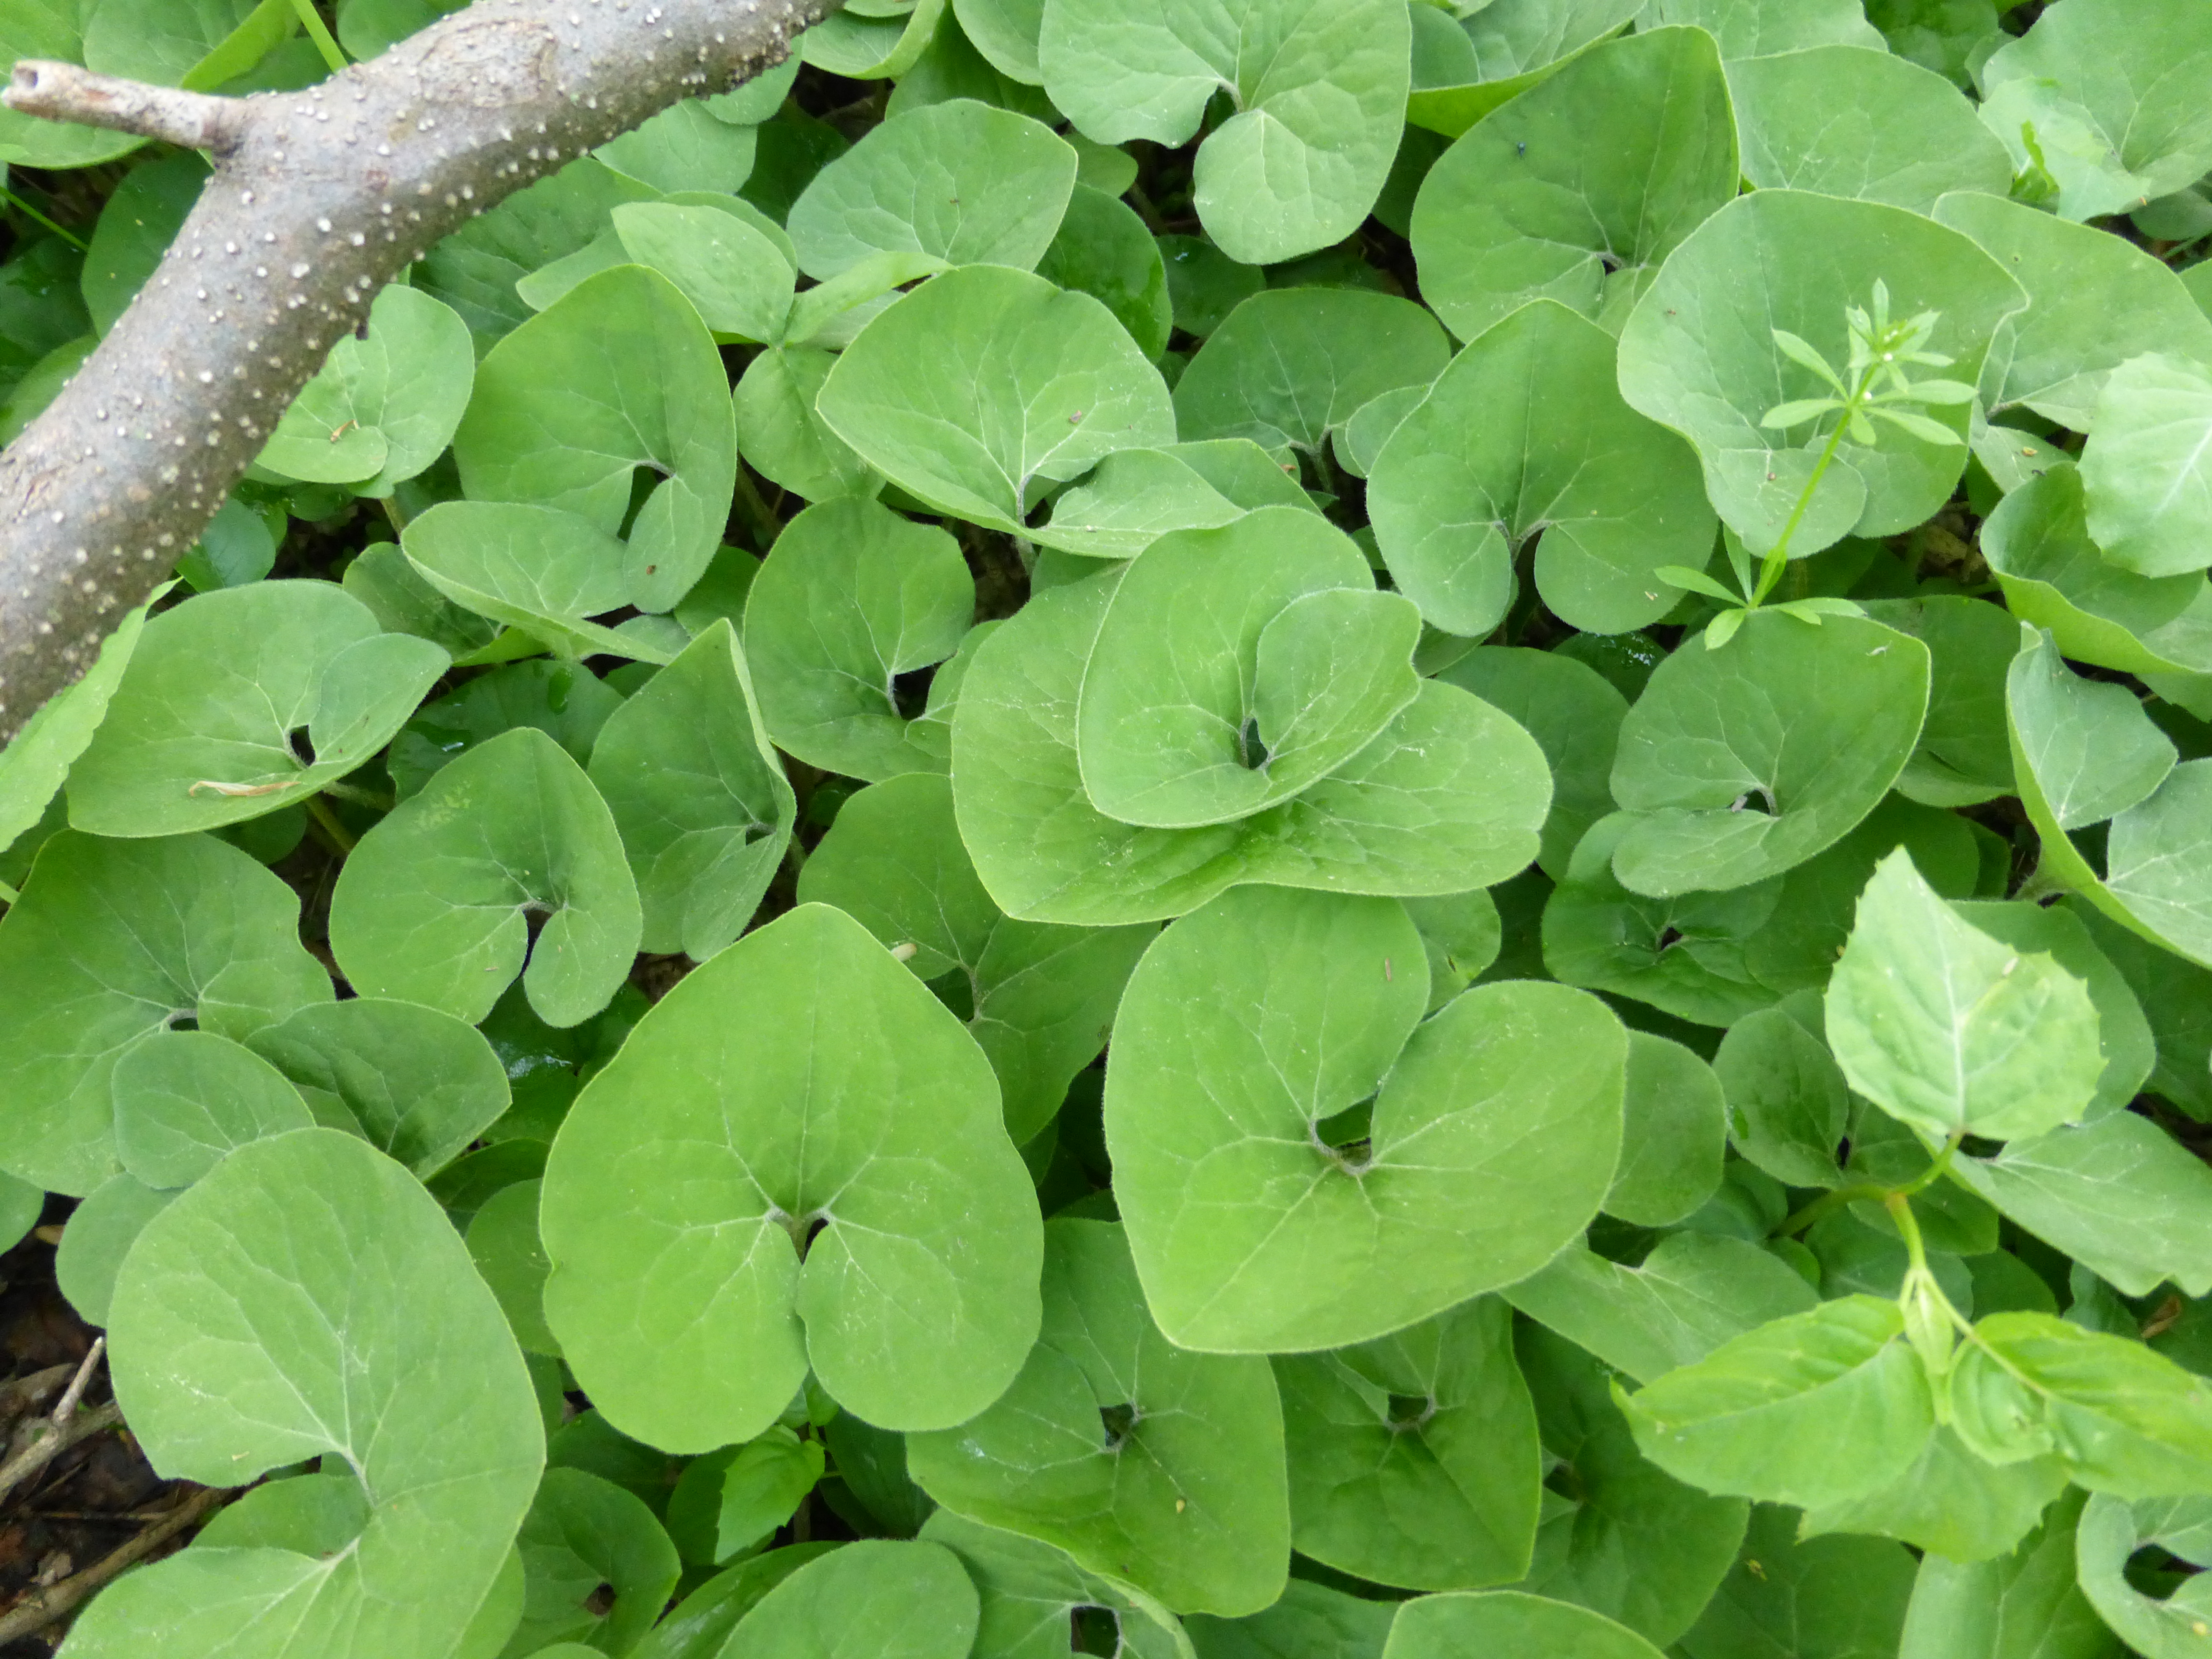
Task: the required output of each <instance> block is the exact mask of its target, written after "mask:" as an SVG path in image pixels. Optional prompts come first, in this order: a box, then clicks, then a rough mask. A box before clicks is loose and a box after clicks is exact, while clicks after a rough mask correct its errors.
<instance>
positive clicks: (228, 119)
mask: <svg viewBox="0 0 2212 1659" xmlns="http://www.w3.org/2000/svg"><path fill="white" fill-rule="evenodd" d="M0 103H5V104H6V105H7V106H8V107H9V109H12V110H15V111H16V112H19V113H21V114H24V115H39V116H44V117H45V118H46V119H47V120H49V121H76V122H79V123H81V124H82V125H85V126H88V127H112V128H113V129H114V130H115V131H118V132H135V133H137V135H138V136H139V137H141V138H159V139H161V140H163V141H164V142H166V143H172V144H182V145H184V146H185V149H222V148H224V146H225V145H226V144H227V143H228V141H229V138H230V136H231V127H232V125H233V124H234V121H235V120H236V118H237V116H238V113H239V112H240V111H241V110H242V109H244V108H245V107H246V106H244V105H243V104H241V103H240V102H239V101H238V100H236V99H234V98H210V97H209V96H208V95H207V94H205V93H199V92H184V91H180V90H179V88H175V87H149V86H147V85H144V84H143V82H137V81H118V80H117V79H116V78H115V77H114V76H112V75H94V73H93V72H92V71H91V70H88V69H82V68H80V67H79V66H78V65H76V64H54V63H48V62H46V60H44V59H42V58H24V59H22V60H21V62H20V63H18V64H16V65H15V80H14V82H13V83H12V84H11V85H10V86H9V88H8V90H7V91H6V92H5V93H4V94H0Z"/></svg>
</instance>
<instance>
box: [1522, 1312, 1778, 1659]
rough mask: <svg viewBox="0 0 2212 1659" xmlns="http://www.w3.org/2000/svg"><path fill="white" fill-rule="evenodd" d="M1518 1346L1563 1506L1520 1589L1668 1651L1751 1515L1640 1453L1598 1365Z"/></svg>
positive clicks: (1534, 1332) (1555, 1342)
mask: <svg viewBox="0 0 2212 1659" xmlns="http://www.w3.org/2000/svg"><path fill="white" fill-rule="evenodd" d="M1785 1271H1787V1270H1786V1269H1785ZM1801 1282H1802V1281H1801ZM1518 1346H1519V1349H1520V1354H1521V1364H1522V1370H1524V1371H1525V1372H1526V1373H1527V1375H1528V1377H1529V1379H1530V1388H1531V1392H1532V1393H1533V1394H1534V1396H1535V1400H1536V1414H1537V1421H1538V1423H1539V1425H1541V1429H1542V1432H1543V1438H1544V1449H1545V1451H1546V1452H1547V1453H1548V1454H1549V1455H1551V1456H1553V1457H1556V1458H1558V1459H1559V1460H1560V1464H1561V1468H1559V1470H1558V1471H1557V1472H1556V1473H1555V1474H1554V1475H1553V1480H1551V1482H1550V1483H1549V1485H1548V1486H1547V1492H1551V1493H1553V1494H1554V1495H1555V1496H1556V1495H1559V1494H1561V1493H1562V1492H1563V1491H1564V1492H1565V1493H1571V1501H1570V1502H1568V1503H1565V1504H1560V1503H1557V1502H1556V1501H1555V1502H1553V1503H1551V1504H1547V1513H1546V1516H1545V1519H1544V1522H1543V1523H1542V1525H1541V1526H1540V1527H1539V1528H1538V1529H1537V1532H1536V1551H1535V1559H1534V1565H1532V1566H1531V1568H1530V1569H1529V1574H1528V1579H1527V1580H1526V1582H1525V1583H1523V1584H1522V1586H1521V1588H1522V1589H1528V1590H1533V1591H1534V1592H1536V1593H1537V1594H1539V1595H1548V1596H1552V1597H1553V1598H1555V1599H1557V1600H1559V1601H1572V1602H1574V1603H1575V1604H1576V1605H1577V1606H1579V1607H1589V1608H1590V1609H1591V1610H1592V1611H1593V1612H1596V1613H1603V1614H1605V1615H1606V1617H1607V1618H1608V1619H1613V1620H1619V1621H1620V1623H1621V1624H1624V1625H1626V1626H1628V1627H1629V1628H1630V1629H1631V1630H1633V1631H1635V1632H1637V1633H1638V1635H1640V1636H1643V1637H1644V1638H1645V1639H1647V1640H1649V1641H1650V1642H1653V1643H1662V1642H1672V1641H1673V1640H1674V1638H1677V1637H1678V1636H1680V1635H1681V1633H1682V1632H1684V1631H1686V1630H1687V1629H1688V1628H1689V1627H1690V1626H1691V1625H1692V1623H1693V1622H1695V1620H1696V1619H1697V1616H1698V1614H1699V1612H1701V1611H1702V1610H1703V1609H1704V1607H1705V1603H1706V1601H1708V1600H1710V1599H1711V1595H1712V1593H1713V1590H1714V1589H1715V1587H1716V1586H1717V1585H1718V1584H1719V1583H1720V1581H1721V1578H1722V1576H1723V1574H1725V1573H1726V1572H1727V1571H1728V1570H1729V1564H1730V1563H1731V1562H1733V1561H1734V1560H1735V1553H1736V1546H1737V1545H1739V1544H1741V1542H1742V1541H1743V1531H1744V1523H1745V1521H1746V1519H1747V1516H1748V1515H1749V1507H1750V1506H1749V1505H1747V1504H1745V1503H1744V1502H1743V1501H1742V1500H1741V1498H1714V1497H1711V1496H1710V1495H1709V1494H1707V1493H1705V1492H1699V1491H1698V1490H1697V1489H1696V1488H1694V1487H1692V1486H1684V1485H1683V1484H1682V1483H1681V1482H1680V1481H1679V1480H1675V1479H1674V1477H1673V1476H1672V1475H1669V1474H1666V1473H1664V1472H1663V1471H1662V1470H1661V1469H1660V1468H1658V1467H1657V1466H1656V1465H1655V1464H1653V1463H1651V1462H1650V1461H1648V1460H1647V1459H1646V1458H1645V1457H1644V1455H1643V1454H1642V1453H1641V1452H1639V1451H1638V1450H1637V1449H1636V1438H1635V1436H1634V1435H1632V1433H1631V1432H1630V1431H1629V1427H1628V1424H1627V1421H1626V1419H1624V1418H1623V1417H1622V1416H1621V1414H1620V1407H1617V1406H1615V1405H1614V1404H1613V1398H1612V1395H1611V1394H1610V1392H1609V1391H1608V1389H1607V1378H1608V1373H1607V1370H1606V1367H1605V1365H1604V1364H1603V1363H1602V1362H1601V1361H1599V1360H1597V1359H1595V1358H1592V1357H1591V1356H1590V1355H1589V1354H1587V1353H1584V1352H1582V1351H1581V1350H1579V1349H1577V1348H1576V1347H1575V1346H1572V1345H1571V1344H1570V1343H1568V1342H1566V1341H1565V1340H1563V1339H1561V1338H1559V1337H1557V1336H1554V1335H1553V1334H1551V1333H1549V1332H1548V1331H1542V1330H1539V1329H1536V1328H1534V1327H1525V1328H1522V1331H1521V1333H1520V1340H1519V1345H1518Z"/></svg>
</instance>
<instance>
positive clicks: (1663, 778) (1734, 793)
mask: <svg viewBox="0 0 2212 1659" xmlns="http://www.w3.org/2000/svg"><path fill="white" fill-rule="evenodd" d="M1762 194H1764V192H1762ZM1928 681H1929V654H1928V649H1927V647H1925V646H1923V645H1922V644H1921V643H1920V642H1919V641H1917V640H1913V639H1911V638H1909V637H1908V636H1906V635H1902V634H1899V633H1897V632H1895V631H1894V630H1893V629H1887V628H1884V627H1882V626H1881V625H1880V624H1879V623H1872V622H1867V621H1863V620H1862V619H1860V618H1858V617H1835V618H1833V619H1832V620H1831V621H1830V622H1829V623H1827V624H1826V626H1824V627H1822V628H1820V629H1817V630H1811V629H1807V628H1806V627H1805V626H1804V624H1803V623H1801V622H1799V621H1797V620H1796V618H1794V617H1769V616H1763V615H1759V614H1756V613H1754V614H1753V616H1751V617H1750V618H1749V619H1748V620H1747V623H1745V625H1744V628H1743V631H1742V633H1741V635H1739V636H1738V637H1737V638H1736V639H1735V641H1733V642H1732V643H1731V644H1730V645H1729V647H1728V648H1727V649H1726V650H1724V651H1707V650H1704V649H1702V648H1699V647H1697V646H1696V644H1695V642H1694V641H1692V642H1690V643H1689V644H1688V645H1686V647H1681V648H1678V649H1677V650H1676V651H1675V652H1674V654H1673V655H1672V656H1670V657H1669V658H1668V659H1667V660H1666V661H1665V662H1663V663H1662V664H1661V665H1659V669H1658V671H1656V673H1654V674H1653V675H1652V677H1651V683H1650V686H1649V687H1648V688H1647V689H1646V690H1645V691H1644V696H1642V697H1640V698H1639V699H1638V701H1637V702H1636V705H1635V707H1633V708H1631V709H1630V710H1629V711H1628V718H1627V719H1626V720H1625V721H1624V722H1623V723H1622V725H1621V728H1620V756H1619V758H1618V759H1616V760H1615V761H1614V763H1613V799H1615V800H1617V801H1619V802H1620V804H1621V805H1622V806H1624V807H1626V808H1627V809H1628V812H1629V815H1630V822H1629V824H1628V827H1627V828H1626V830H1624V831H1623V833H1622V835H1621V837H1620V842H1618V844H1617V845H1616V846H1615V848H1614V849H1613V872H1614V873H1615V874H1616V875H1617V876H1618V877H1619V878H1620V881H1621V883H1622V884H1623V885H1625V886H1626V887H1628V888H1630V889H1631V890H1633V891H1637V892H1642V893H1649V894H1651V895H1654V896H1668V895H1671V894H1675V893H1681V892H1685V891H1689V890H1694V889H1699V888H1705V889H1728V888H1734V887H1742V886H1747V885H1749V884H1751V883H1753V882H1757V881H1762V880H1764V879H1765V878H1767V877H1770V876H1776V875H1779V874H1781V873H1782V872H1784V871H1786V870H1788V869H1790V868H1791V867H1792V866H1796V865H1799V864H1802V863H1803V862H1804V861H1805V860H1807V859H1809V858H1811V857H1812V856H1814V854H1817V853H1820V852H1821V851H1823V850H1824V849H1826V848H1828V847H1831V846H1832V845H1833V844H1834V843H1835V842H1838V841H1839V840H1841V839H1842V838H1843V836H1845V835H1846V834H1848V833H1849V832H1850V829H1851V828H1852V827H1853V826H1854V825H1856V824H1857V823H1858V822H1859V821H1860V820H1861V819H1862V818H1863V817H1866V815H1867V814H1868V813H1869V811H1872V810H1873V809H1874V807H1875V803H1877V802H1878V801H1880V800H1881V797H1882V795H1883V794H1884V793H1886V792H1887V789H1888V788H1889V787H1890V785H1891V784H1893V782H1895V781H1896V780H1897V777H1898V775H1899V773H1900V772H1901V771H1903V769H1904V768H1905V761H1906V760H1907V759H1908V758H1909V757H1911V753H1912V747H1913V744H1914V742H1915V740H1916V739H1917V738H1918V736H1919V734H1920V724H1921V720H1922V717H1923V714H1924V712H1925V710H1926V708H1927V706H1928ZM1762 805H1763V806H1764V807H1765V809H1766V810H1765V811H1759V810H1758V809H1759V806H1762Z"/></svg>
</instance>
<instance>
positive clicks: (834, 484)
mask: <svg viewBox="0 0 2212 1659" xmlns="http://www.w3.org/2000/svg"><path fill="white" fill-rule="evenodd" d="M823 286H825V287H826V286H828V285H827V284H826V283H825V284H824V285H823ZM819 291H820V290H819V289H808V290H807V292H809V293H810V294H811V293H818V292H819ZM836 361H837V360H836V356H833V355H832V354H831V353H829V352H828V351H825V350H821V349H815V348H811V347H805V346H771V347H769V349H767V350H765V351H763V352H762V353H760V354H759V355H758V356H756V357H755V358H754V359H753V360H752V362H750V363H748V364H746V365H745V372H744V374H741V375H739V376H738V385H737V390H736V392H735V393H734V394H733V395H734V398H735V409H736V412H737V428H738V448H739V450H741V451H742V452H743V453H744V458H745V461H746V464H747V465H750V467H752V469H753V470H754V471H757V472H758V473H759V474H760V475H761V476H762V477H764V478H767V479H769V481H770V482H772V483H776V484H778V485H780V486H781V487H782V488H783V489H788V490H789V491H791V493H792V494H793V495H799V496H801V497H803V498H805V500H807V501H828V500H829V499H830V498H832V497H833V496H837V495H871V496H872V495H874V494H875V493H876V491H878V489H882V488H883V478H882V476H881V475H880V474H879V473H878V472H877V471H875V469H874V468H873V467H871V466H870V465H868V464H867V463H866V461H864V460H862V459H860V457H859V456H858V455H856V454H854V453H853V450H852V447H851V446H850V445H848V444H847V443H846V441H844V440H843V439H842V438H841V437H839V436H838V435H836V433H834V432H832V431H831V430H830V429H829V425H828V423H827V422H824V421H823V418H822V416H820V415H819V414H817V412H816V410H815V407H814V400H815V398H817V396H819V395H820V393H821V391H822V386H823V381H825V380H828V379H829V370H830V368H831V367H832V366H833V365H834V364H835V363H836Z"/></svg>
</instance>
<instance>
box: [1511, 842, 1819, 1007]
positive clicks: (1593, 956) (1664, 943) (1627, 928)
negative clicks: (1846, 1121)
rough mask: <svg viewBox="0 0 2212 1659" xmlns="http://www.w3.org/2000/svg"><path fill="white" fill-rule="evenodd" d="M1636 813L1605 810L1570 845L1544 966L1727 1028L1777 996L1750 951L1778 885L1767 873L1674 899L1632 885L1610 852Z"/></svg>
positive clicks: (1548, 927)
mask: <svg viewBox="0 0 2212 1659" xmlns="http://www.w3.org/2000/svg"><path fill="white" fill-rule="evenodd" d="M1632 822H1633V820H1632V818H1631V817H1630V816H1629V815H1628V814H1626V813H1625V812H1613V813H1608V814H1607V816H1606V817H1601V818H1600V819H1599V820H1598V821H1597V822H1596V823H1594V824H1592V825H1591V826H1590V828H1589V830H1588V831H1587V833H1585V834H1584V835H1583V838H1582V840H1581V841H1580V842H1577V844H1576V847H1575V849H1574V854H1573V856H1572V857H1571V859H1570V860H1569V861H1568V864H1567V867H1566V868H1565V871H1563V872H1561V875H1560V880H1559V885H1558V886H1557V887H1555V888H1554V889H1553V890H1552V893H1551V896H1550V897H1549V899H1548V901H1547V902H1546V904H1545V906H1544V918H1543V959H1544V966H1545V968H1546V969H1547V971H1548V972H1549V973H1550V974H1551V975H1553V977H1554V978H1556V979H1558V980H1559V981H1563V982H1564V983H1565V984H1568V985H1580V986H1583V987H1588V988H1589V989H1590V990H1594V991H1607V992H1611V993H1613V994H1617V995H1620V996H1630V997H1634V998H1635V999H1636V1000H1638V1001H1639V1002H1648V1003H1650V1005H1651V1006H1653V1007H1655V1008H1657V1009H1660V1010H1661V1011H1662V1012H1666V1013H1669V1014H1672V1015H1674V1017H1675V1018H1677V1019H1686V1020H1690V1021H1692V1022H1694V1023H1696V1024H1701V1025H1729V1024H1734V1023H1735V1021H1737V1020H1738V1019H1740V1018H1742V1017H1743V1016H1744V1015H1746V1014H1748V1013H1751V1012H1754V1011H1755V1010H1758V1009H1760V1008H1764V1007H1765V1006H1768V1005H1769V1004H1771V1002H1773V1001H1774V1000H1775V996H1776V993H1775V991H1774V989H1773V988H1772V987H1771V986H1769V985H1767V984H1766V983H1765V982H1764V981H1762V980H1761V979H1760V978H1759V976H1758V975H1756V974H1755V973H1754V972H1753V969H1752V967H1751V951H1752V949H1753V945H1754V944H1755V942H1756V941H1757V940H1758V939H1759V937H1760V933H1761V930H1762V929H1764V928H1765V927H1766V925H1767V924H1768V923H1769V922H1770V921H1771V920H1772V919H1773V917H1774V915H1775V912H1776V908H1777V905H1778V902H1779V900H1780V897H1781V891H1782V884H1781V883H1780V882H1779V881H1778V880H1776V879H1773V878H1769V879H1767V880H1765V881H1758V882H1753V883H1752V884H1749V885H1747V886H1743V887H1736V888H1731V889H1729V890H1726V891H1724V892H1718V893H1712V892H1700V891H1696V890H1692V891H1689V892H1684V893H1678V894H1676V895H1675V896H1673V897H1671V898H1650V897H1647V896H1644V895H1643V894H1641V893H1634V892H1631V891H1630V890H1628V889H1627V888H1626V887H1624V886H1622V885H1621V884H1620V878H1618V877H1617V876H1616V875H1614V873H1613V852H1614V849H1615V848H1618V847H1619V846H1620V842H1621V839H1622V837H1623V836H1626V834H1627V833H1628V831H1629V829H1630V828H1631V826H1632Z"/></svg>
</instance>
